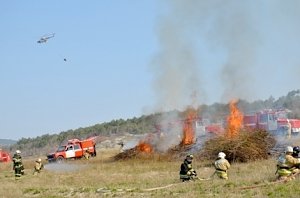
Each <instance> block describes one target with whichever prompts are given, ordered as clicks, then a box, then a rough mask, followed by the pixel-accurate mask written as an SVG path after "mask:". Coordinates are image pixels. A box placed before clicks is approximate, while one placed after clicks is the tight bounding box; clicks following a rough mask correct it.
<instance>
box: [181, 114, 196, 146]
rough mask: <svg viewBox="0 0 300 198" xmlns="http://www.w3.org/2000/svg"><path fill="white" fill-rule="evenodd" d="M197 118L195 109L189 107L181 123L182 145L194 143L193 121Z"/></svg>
mask: <svg viewBox="0 0 300 198" xmlns="http://www.w3.org/2000/svg"><path fill="white" fill-rule="evenodd" d="M196 118H197V111H196V110H194V109H189V110H188V111H187V115H186V119H185V120H184V123H183V138H182V141H181V144H182V145H190V144H193V143H195V139H194V138H195V129H194V125H193V124H194V121H195V120H196Z"/></svg>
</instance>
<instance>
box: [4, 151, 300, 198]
mask: <svg viewBox="0 0 300 198" xmlns="http://www.w3.org/2000/svg"><path fill="white" fill-rule="evenodd" d="M97 154H98V155H97V157H95V158H92V159H91V160H89V161H87V160H76V161H69V162H67V163H64V164H62V165H58V166H56V167H55V166H54V169H51V166H52V165H49V164H47V165H46V170H44V171H43V172H42V173H41V174H40V175H37V176H33V175H32V168H31V167H33V164H34V159H24V161H25V168H26V169H25V171H26V175H25V176H24V177H22V178H21V180H19V181H15V179H14V176H13V172H12V170H11V164H0V171H1V172H0V180H1V185H2V188H1V189H0V197H189V198H193V197H298V194H299V193H300V189H299V188H298V183H299V180H300V178H297V179H296V180H294V181H291V182H289V183H286V184H273V185H266V186H265V187H260V188H254V189H249V190H241V189H240V188H241V187H244V186H251V185H256V184H264V183H266V184H268V183H270V182H271V181H272V180H274V179H275V175H274V173H275V163H276V162H275V160H274V159H269V160H261V161H255V162H250V163H242V164H238V163H237V164H232V168H231V169H230V171H229V177H230V179H229V181H223V180H219V179H218V178H214V179H213V180H208V181H196V182H189V183H181V182H180V181H179V179H178V177H179V174H178V171H179V167H180V164H181V162H182V161H181V160H178V159H174V160H173V161H172V160H168V161H164V160H158V159H156V158H152V159H151V158H148V159H137V158H136V159H131V160H126V161H113V160H111V157H113V156H115V155H116V154H117V151H115V150H101V151H99V152H98V153H97ZM208 164H211V162H210V161H200V160H196V161H195V162H194V167H195V169H196V170H197V172H198V174H199V176H200V177H201V178H208V177H209V176H210V175H212V174H213V172H214V169H213V167H211V166H209V165H208ZM31 165H32V166H31ZM52 168H53V167H52ZM55 169H56V170H55ZM169 184H174V185H173V186H169V187H168V188H164V189H158V190H153V191H145V189H149V188H154V187H161V186H167V185H169Z"/></svg>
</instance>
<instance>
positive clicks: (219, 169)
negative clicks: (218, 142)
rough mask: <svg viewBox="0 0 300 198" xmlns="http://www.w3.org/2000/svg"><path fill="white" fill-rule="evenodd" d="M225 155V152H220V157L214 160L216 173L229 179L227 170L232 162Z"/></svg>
mask: <svg viewBox="0 0 300 198" xmlns="http://www.w3.org/2000/svg"><path fill="white" fill-rule="evenodd" d="M225 157H226V154H225V153H223V152H220V153H218V158H217V159H216V161H215V162H214V166H215V169H216V171H215V173H216V174H217V175H218V176H219V178H221V179H225V180H228V175H227V171H228V169H229V168H230V164H229V162H228V161H227V159H225Z"/></svg>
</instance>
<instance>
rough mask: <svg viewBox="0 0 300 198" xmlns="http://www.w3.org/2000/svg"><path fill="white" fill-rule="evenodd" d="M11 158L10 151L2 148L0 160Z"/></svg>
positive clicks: (7, 160) (5, 160) (8, 160)
mask: <svg viewBox="0 0 300 198" xmlns="http://www.w3.org/2000/svg"><path fill="white" fill-rule="evenodd" d="M10 161H11V158H10V155H9V154H8V152H6V151H4V150H2V149H0V162H10Z"/></svg>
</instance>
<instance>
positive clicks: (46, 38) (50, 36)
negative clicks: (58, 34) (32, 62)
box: [37, 33, 55, 43]
mask: <svg viewBox="0 0 300 198" xmlns="http://www.w3.org/2000/svg"><path fill="white" fill-rule="evenodd" d="M54 36H55V33H53V34H49V35H44V36H42V37H41V38H40V40H38V41H37V43H46V42H47V40H48V39H50V38H53V37H54Z"/></svg>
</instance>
